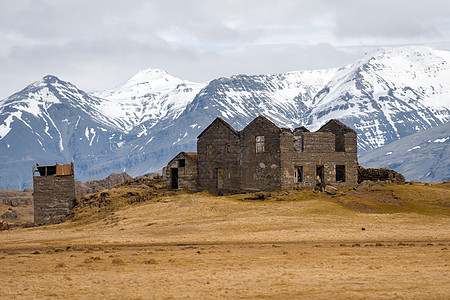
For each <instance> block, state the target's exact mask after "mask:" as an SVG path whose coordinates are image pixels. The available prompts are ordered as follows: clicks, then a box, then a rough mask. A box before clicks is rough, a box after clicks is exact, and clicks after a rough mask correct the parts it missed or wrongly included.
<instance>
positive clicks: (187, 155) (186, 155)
mask: <svg viewBox="0 0 450 300" xmlns="http://www.w3.org/2000/svg"><path fill="white" fill-rule="evenodd" d="M179 159H186V160H190V161H192V162H193V163H194V164H197V152H180V153H178V154H177V155H176V156H175V157H174V158H172V159H171V160H170V161H169V163H168V164H167V165H170V164H171V163H172V162H174V161H176V160H179Z"/></svg>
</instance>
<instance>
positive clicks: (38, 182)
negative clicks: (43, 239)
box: [33, 175, 75, 225]
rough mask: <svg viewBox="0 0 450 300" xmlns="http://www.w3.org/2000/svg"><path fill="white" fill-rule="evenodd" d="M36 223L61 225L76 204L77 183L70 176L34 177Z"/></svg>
mask: <svg viewBox="0 0 450 300" xmlns="http://www.w3.org/2000/svg"><path fill="white" fill-rule="evenodd" d="M33 185H34V223H35V224H37V225H42V224H52V223H59V222H62V221H64V220H65V218H66V216H67V215H68V214H69V213H70V211H71V210H72V208H73V207H74V204H75V181H74V176H73V175H68V176H54V175H52V176H34V177H33Z"/></svg>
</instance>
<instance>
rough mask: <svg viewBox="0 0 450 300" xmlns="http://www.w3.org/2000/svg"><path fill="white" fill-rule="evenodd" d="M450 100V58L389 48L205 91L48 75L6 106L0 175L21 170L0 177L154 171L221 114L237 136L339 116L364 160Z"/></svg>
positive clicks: (436, 120) (138, 78)
mask: <svg viewBox="0 0 450 300" xmlns="http://www.w3.org/2000/svg"><path fill="white" fill-rule="evenodd" d="M419 79H420V80H419ZM449 99H450V52H448V53H447V52H445V51H438V50H433V49H431V48H426V47H403V48H390V49H383V50H380V51H377V52H375V53H372V54H370V55H369V54H368V55H366V56H365V57H364V58H362V59H360V60H358V61H357V62H355V63H353V64H350V65H347V66H344V67H341V68H333V69H321V70H302V71H292V72H286V73H280V74H269V75H245V74H243V75H242V74H241V75H233V76H230V77H220V78H217V79H213V80H211V81H209V82H207V83H194V82H190V81H185V80H182V79H179V78H176V77H173V76H171V75H169V74H168V73H167V72H165V71H163V70H158V69H145V70H142V71H140V72H138V73H137V74H136V75H135V76H133V77H131V78H130V79H128V80H126V81H125V82H124V83H122V84H121V85H119V86H117V87H116V88H113V89H111V90H105V91H99V92H92V93H86V92H84V91H82V90H80V89H78V88H77V87H76V86H75V85H73V84H72V83H69V82H65V81H62V80H60V79H58V78H57V77H56V76H53V75H47V76H44V78H43V79H42V80H41V81H36V82H34V83H32V84H30V85H29V86H27V87H26V88H25V89H23V90H21V91H20V92H18V93H15V94H13V95H11V96H10V97H8V98H5V99H4V100H1V101H0V159H1V160H2V161H3V162H0V169H2V170H7V169H8V168H14V167H13V166H16V168H15V169H17V167H18V169H19V171H17V172H15V173H14V176H16V178H12V179H10V178H9V177H11V176H10V175H11V174H9V173H8V172H7V171H0V179H1V182H2V184H4V187H7V188H9V187H11V188H16V189H17V188H19V189H20V188H23V187H29V186H30V185H31V179H32V178H31V173H30V174H28V175H27V172H25V171H20V170H21V169H23V168H24V169H28V168H31V165H32V164H34V163H35V162H39V163H52V164H53V163H54V162H55V160H60V162H64V161H66V162H67V161H70V160H73V161H75V166H76V174H77V177H78V178H77V180H83V181H86V180H89V179H95V178H100V177H106V176H107V175H109V174H110V173H120V172H125V171H126V172H128V173H129V174H130V175H132V176H137V175H140V174H144V173H148V172H155V171H158V170H160V169H161V167H162V166H164V165H165V164H166V163H167V161H168V160H170V158H171V157H172V156H174V155H175V154H176V153H177V152H180V151H195V149H196V137H197V136H198V135H199V134H200V133H201V131H202V130H204V129H205V128H206V126H208V125H209V123H210V122H212V121H213V120H214V119H215V118H216V117H218V116H219V117H221V118H223V119H224V120H225V121H226V122H228V123H229V124H230V125H231V126H232V127H234V128H235V129H236V130H241V129H242V128H243V127H244V126H246V125H247V124H248V123H249V122H250V121H251V120H252V119H253V118H255V117H256V116H258V115H264V116H266V117H268V118H269V119H271V120H272V121H274V123H276V124H277V125H278V126H280V127H288V128H291V129H292V128H295V127H299V126H306V127H307V128H308V129H310V130H316V129H318V128H319V127H320V126H322V125H323V124H324V123H325V122H326V121H327V120H329V119H331V118H336V119H339V120H341V121H342V122H343V123H344V124H346V125H347V126H350V127H352V128H354V129H355V130H356V131H357V133H358V147H359V151H360V153H361V154H362V153H363V152H365V151H370V150H372V149H375V148H378V147H381V146H383V145H387V144H389V143H392V142H394V141H396V140H398V139H399V138H402V137H405V136H408V135H410V134H413V133H415V132H417V131H420V130H424V129H427V128H431V127H436V126H438V125H441V124H443V123H445V122H447V121H448V120H450V101H449ZM439 103H441V104H442V105H441V104H439ZM13 162H14V163H13ZM32 162H33V163H32ZM27 165H29V167H26V166H27ZM5 168H6V169H5ZM15 179H17V181H19V182H20V184H17V183H15V182H14V180H15Z"/></svg>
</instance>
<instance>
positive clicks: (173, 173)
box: [170, 168, 178, 189]
mask: <svg viewBox="0 0 450 300" xmlns="http://www.w3.org/2000/svg"><path fill="white" fill-rule="evenodd" d="M170 182H171V186H170V187H171V188H172V189H178V168H171V169H170Z"/></svg>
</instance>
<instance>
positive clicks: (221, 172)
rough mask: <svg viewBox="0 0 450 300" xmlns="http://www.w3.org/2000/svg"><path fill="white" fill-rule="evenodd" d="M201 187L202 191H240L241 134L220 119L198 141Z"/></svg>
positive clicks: (199, 182) (199, 180)
mask: <svg viewBox="0 0 450 300" xmlns="http://www.w3.org/2000/svg"><path fill="white" fill-rule="evenodd" d="M197 153H198V184H199V187H200V188H201V189H202V190H211V191H219V190H220V191H230V192H231V191H239V189H240V179H241V176H240V157H241V148H240V143H239V133H238V132H236V131H235V130H234V129H232V128H231V127H230V126H229V125H228V124H226V123H225V122H224V121H223V120H221V119H219V118H217V119H216V120H215V121H214V122H213V123H212V124H211V125H210V126H209V127H208V128H207V129H206V130H205V131H203V132H202V134H201V135H200V136H199V137H198V140H197Z"/></svg>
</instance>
